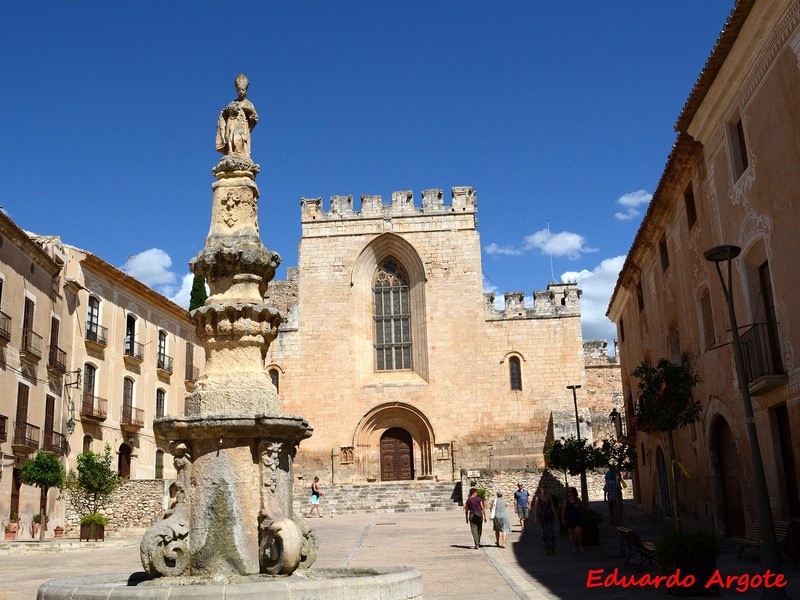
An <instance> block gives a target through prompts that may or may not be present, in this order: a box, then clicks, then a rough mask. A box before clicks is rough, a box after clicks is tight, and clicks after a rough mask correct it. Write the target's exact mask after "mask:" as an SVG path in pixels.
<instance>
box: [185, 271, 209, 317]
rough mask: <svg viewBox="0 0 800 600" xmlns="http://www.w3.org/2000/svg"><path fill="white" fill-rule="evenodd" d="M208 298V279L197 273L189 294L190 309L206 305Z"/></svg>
mask: <svg viewBox="0 0 800 600" xmlns="http://www.w3.org/2000/svg"><path fill="white" fill-rule="evenodd" d="M206 300H208V292H206V280H205V279H204V278H202V277H200V275H195V276H194V280H193V281H192V293H191V295H190V296H189V310H194V309H195V308H200V307H201V306H203V305H205V303H206Z"/></svg>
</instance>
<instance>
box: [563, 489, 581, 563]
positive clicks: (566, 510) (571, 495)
mask: <svg viewBox="0 0 800 600" xmlns="http://www.w3.org/2000/svg"><path fill="white" fill-rule="evenodd" d="M582 508H583V507H582V505H581V501H580V498H578V490H576V489H575V488H574V487H571V488H569V489H568V490H567V499H566V500H565V501H564V506H563V507H562V508H561V518H562V520H563V521H564V525H565V526H566V528H567V533H568V534H569V543H570V546H572V551H573V552H583V519H582V518H581V509H582Z"/></svg>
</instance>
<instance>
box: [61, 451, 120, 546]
mask: <svg viewBox="0 0 800 600" xmlns="http://www.w3.org/2000/svg"><path fill="white" fill-rule="evenodd" d="M76 462H77V467H78V468H77V475H76V474H75V473H74V472H71V473H70V474H69V477H68V478H67V482H66V488H67V498H68V499H69V501H70V503H71V504H72V506H73V508H75V510H76V511H78V512H83V513H84V516H83V517H82V518H81V532H80V537H81V539H84V538H86V539H88V538H92V537H93V538H94V539H104V536H105V526H106V525H107V524H108V518H107V517H105V516H104V515H102V514H100V510H101V509H102V508H103V506H104V505H105V503H106V501H107V500H108V497H109V496H110V495H111V494H112V493H113V492H114V490H115V489H117V486H119V484H120V478H119V476H118V475H117V473H116V472H115V471H114V470H113V469H112V468H111V464H112V458H111V446H109V445H108V444H106V446H105V449H104V452H103V454H98V453H96V452H92V451H91V450H87V451H86V452H81V453H80V454H79V455H78V457H77V459H76ZM84 525H85V526H86V529H84Z"/></svg>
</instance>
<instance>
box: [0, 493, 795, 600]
mask: <svg viewBox="0 0 800 600" xmlns="http://www.w3.org/2000/svg"><path fill="white" fill-rule="evenodd" d="M593 504H595V506H594V508H596V509H598V510H601V509H602V508H603V507H602V506H601V505H600V503H593ZM313 524H314V526H315V528H316V531H317V534H318V538H319V541H320V552H319V559H318V560H317V562H316V565H315V566H318V567H347V566H349V567H368V566H390V565H404V566H408V567H414V568H416V569H418V570H419V571H421V572H422V575H423V585H424V594H425V598H426V599H440V600H447V599H451V598H452V599H456V598H459V599H463V598H487V599H492V600H506V599H509V600H511V599H516V598H532V599H536V600H550V599H554V598H575V597H577V596H578V595H580V596H582V597H583V598H585V599H590V598H598V599H600V600H609V599H616V598H637V597H642V595H643V594H646V593H650V594H659V595H663V596H665V597H666V595H667V593H666V591H665V590H664V589H653V588H627V589H626V588H623V587H621V586H612V587H609V588H604V587H597V588H588V589H587V587H586V583H587V576H588V574H589V571H590V570H595V569H605V573H604V574H603V575H604V576H605V574H607V573H609V572H611V571H613V569H614V568H615V567H618V568H619V573H620V575H634V574H635V573H636V569H635V567H636V564H635V563H633V564H632V566H625V559H624V558H620V557H619V540H618V537H617V535H616V530H615V529H614V528H612V527H611V525H610V524H608V523H607V522H605V523H602V524H601V526H600V527H601V529H600V531H601V544H600V546H595V547H587V548H586V551H585V553H584V554H572V553H571V552H570V551H569V544H568V541H567V538H566V537H565V536H560V537H559V538H558V542H557V543H558V546H557V550H556V554H554V555H552V556H545V555H544V553H543V552H542V550H541V544H540V540H539V536H538V532H537V531H536V530H535V528H531V529H530V530H529V531H526V532H525V533H520V531H519V526H518V525H514V528H513V529H514V530H513V532H512V533H511V535H510V537H509V545H508V547H507V548H505V549H503V548H496V547H495V546H494V534H493V533H492V532H491V531H485V532H484V537H483V547H482V548H481V549H480V550H474V549H473V548H472V537H471V535H470V532H469V527H468V526H467V525H466V523H465V522H464V514H463V512H461V511H458V510H454V511H450V512H435V513H397V514H372V515H348V516H336V517H335V518H330V517H329V516H327V515H326V517H325V518H322V519H316V518H315V519H314V523H313ZM625 524H626V525H627V526H629V527H631V528H634V529H637V530H638V531H640V532H641V534H642V537H643V538H644V539H654V538H656V537H658V535H659V532H660V531H663V530H664V528H669V522H668V521H667V522H660V521H658V520H656V519H653V518H652V517H650V516H648V515H645V514H644V513H642V512H641V511H638V510H637V509H636V508H634V507H633V506H627V505H626V507H625ZM138 542H139V539H138V538H137V537H133V536H131V537H116V538H115V537H110V538H109V539H108V540H107V541H106V542H98V543H94V542H92V543H87V542H83V543H80V544H79V543H78V542H77V541H76V540H65V541H64V543H63V544H61V545H58V544H56V543H55V542H52V541H49V542H46V543H45V544H44V547H40V546H39V545H38V544H36V543H34V542H24V543H21V542H19V543H14V544H9V543H0V600H30V599H33V598H35V597H36V590H37V588H38V587H39V585H40V584H41V583H42V582H44V581H46V580H47V579H51V578H53V577H58V576H65V575H82V574H85V575H90V574H96V573H130V572H134V571H141V570H142V568H141V564H140V563H139V546H138ZM32 548H35V549H32ZM736 553H737V551H736V548H735V547H734V546H733V545H732V544H730V543H729V542H727V541H726V542H723V551H722V555H721V556H720V557H719V560H718V566H719V569H720V571H721V573H722V574H723V575H739V574H744V573H756V572H758V571H759V563H758V558H757V555H756V554H755V553H753V552H750V553H749V554H746V555H745V557H743V558H742V559H737V558H736ZM642 573H650V574H652V575H657V574H660V569H659V567H658V565H657V564H653V565H647V564H645V566H644V567H643V569H642ZM784 573H785V575H786V577H787V579H788V582H789V584H788V587H787V588H786V589H787V591H788V597H789V598H791V599H794V600H800V570H798V569H795V568H794V567H793V566H792V565H791V564H787V563H784ZM762 592H763V590H761V589H751V590H749V591H747V592H744V593H741V592H737V591H735V590H731V589H727V590H722V591H721V593H720V596H721V597H728V598H760V597H762Z"/></svg>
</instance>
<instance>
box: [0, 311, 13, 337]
mask: <svg viewBox="0 0 800 600" xmlns="http://www.w3.org/2000/svg"><path fill="white" fill-rule="evenodd" d="M0 338H2V339H4V340H5V341H7V342H10V341H11V317H9V316H8V315H7V314H6V313H4V312H0Z"/></svg>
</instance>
